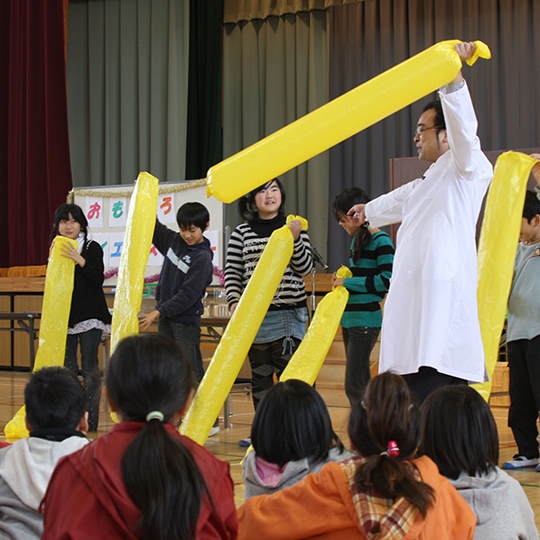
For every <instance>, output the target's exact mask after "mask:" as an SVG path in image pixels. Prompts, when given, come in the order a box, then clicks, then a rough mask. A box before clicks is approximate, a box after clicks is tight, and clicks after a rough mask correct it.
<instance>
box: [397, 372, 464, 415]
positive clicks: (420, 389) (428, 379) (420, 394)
mask: <svg viewBox="0 0 540 540" xmlns="http://www.w3.org/2000/svg"><path fill="white" fill-rule="evenodd" d="M403 378H404V379H405V382H406V383H407V386H408V387H409V390H410V391H411V393H412V394H413V397H414V398H415V399H416V403H417V404H418V406H420V405H422V403H424V401H425V399H426V398H427V397H428V396H429V394H431V392H433V391H435V390H437V388H440V387H441V386H450V385H456V384H467V381H465V380H464V379H460V378H458V377H452V375H445V374H444V373H439V372H438V371H437V370H436V369H434V368H431V367H425V366H422V367H421V368H420V369H419V370H418V373H409V374H408V375H403Z"/></svg>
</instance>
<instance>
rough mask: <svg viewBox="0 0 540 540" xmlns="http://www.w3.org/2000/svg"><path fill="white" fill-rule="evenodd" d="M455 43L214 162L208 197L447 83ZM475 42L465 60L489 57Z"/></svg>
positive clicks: (232, 191) (310, 153) (223, 195)
mask: <svg viewBox="0 0 540 540" xmlns="http://www.w3.org/2000/svg"><path fill="white" fill-rule="evenodd" d="M458 43H460V41H458V40H452V41H443V42H440V43H437V44H435V45H433V46H432V47H430V48H429V49H426V50H425V51H423V52H421V53H419V54H417V55H416V56H413V57H412V58H409V59H408V60H406V61H405V62H402V63H401V64H398V65H397V66H395V67H393V68H392V69H389V70H388V71H386V72H384V73H382V74H380V75H378V76H377V77H375V78H373V79H371V80H370V81H368V82H366V83H364V84H362V85H361V86H358V87H357V88H355V89H353V90H351V91H350V92H347V93H346V94H344V95H342V96H340V97H338V98H336V99H334V100H332V101H330V102H329V103H327V104H326V105H323V106H322V107H319V108H318V109H316V110H314V111H312V112H311V113H309V114H306V115H305V116H303V117H302V118H300V119H298V120H296V121H295V122H292V123H291V124H289V125H288V126H285V127H284V128H282V129H280V130H278V131H276V132H275V133H273V134H272V135H269V136H268V137H266V138H264V139H262V140H261V141H259V142H257V143H255V144H253V145H252V146H250V147H248V148H246V149H244V150H242V151H241V152H238V153H237V154H235V155H233V156H231V157H230V158H228V159H226V160H224V161H222V162H221V163H218V164H217V165H214V166H213V167H211V168H210V169H209V171H208V173H207V194H208V196H210V195H213V196H214V197H216V199H219V200H220V201H222V202H225V203H230V202H232V201H234V200H236V199H238V198H239V197H241V196H243V195H245V194H246V193H248V192H249V191H251V190H252V189H255V188H256V187H258V186H261V185H262V184H264V183H265V182H268V181H269V180H271V179H272V178H275V177H277V176H279V175H280V174H283V173H284V172H287V171H288V170H290V169H292V168H294V167H296V166H297V165H300V163H303V162H304V161H306V160H308V159H310V158H312V157H314V156H316V155H318V154H320V153H321V152H324V151H325V150H328V149H329V148H331V147H332V146H334V145H336V144H338V143H340V142H341V141H344V140H345V139H347V138H349V137H351V136H352V135H354V134H356V133H358V132H359V131H362V130H363V129H366V128H367V127H369V126H371V125H373V124H375V123H376V122H379V121H380V120H382V119H383V118H386V117H387V116H390V115H391V114H393V113H395V112H397V111H399V110H401V109H402V108H403V107H406V106H407V105H410V104H411V103H414V102H415V101H417V100H419V99H421V98H422V97H424V96H426V95H427V94H429V93H431V92H433V91H435V90H437V89H438V88H441V87H442V86H444V85H445V84H448V83H449V82H450V81H452V79H454V77H455V76H456V75H457V74H458V72H459V70H460V69H461V60H460V58H459V56H458V54H457V53H456V52H455V51H454V46H455V45H456V44H458ZM475 44H476V53H475V56H474V57H473V58H471V59H470V60H469V61H468V63H469V64H470V65H472V64H473V63H474V62H475V61H476V60H477V58H478V57H479V56H480V57H482V58H490V57H491V53H490V51H489V48H488V47H487V45H485V44H484V43H482V42H481V41H476V42H475Z"/></svg>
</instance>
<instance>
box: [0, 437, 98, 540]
mask: <svg viewBox="0 0 540 540" xmlns="http://www.w3.org/2000/svg"><path fill="white" fill-rule="evenodd" d="M89 442H90V441H89V440H88V439H87V438H85V437H77V436H73V437H68V438H67V439H65V440H63V441H61V442H53V441H47V440H45V439H40V438H37V437H31V438H29V439H21V440H20V441H17V442H15V443H13V444H12V445H11V446H7V447H6V448H2V449H1V450H0V539H8V538H9V539H13V540H37V539H39V538H41V535H42V533H43V516H42V515H40V514H39V513H38V509H39V505H40V504H41V500H42V499H43V496H44V495H45V491H46V490H47V486H48V485H49V480H50V479H51V475H52V473H53V471H54V468H55V467H56V464H57V463H58V461H59V459H60V458H62V457H64V456H66V455H68V454H71V453H72V452H75V451H76V450H79V449H80V448H82V447H83V446H84V445H86V444H88V443H89Z"/></svg>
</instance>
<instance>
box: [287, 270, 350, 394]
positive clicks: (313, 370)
mask: <svg viewBox="0 0 540 540" xmlns="http://www.w3.org/2000/svg"><path fill="white" fill-rule="evenodd" d="M336 275H337V277H338V278H346V277H352V272H351V271H350V270H349V269H348V268H347V267H346V266H342V267H341V268H340V269H339V270H338V271H337V272H336ZM348 299H349V291H347V289H346V288H345V287H344V286H343V285H339V286H338V287H336V288H335V289H334V290H332V291H331V292H329V293H328V294H327V295H325V297H324V298H323V299H322V300H321V302H320V303H319V305H318V306H317V309H316V310H315V314H314V316H313V320H312V321H311V324H310V325H309V329H308V331H307V334H306V335H305V337H304V339H303V340H302V343H300V346H299V347H298V349H296V352H295V353H294V354H293V356H292V358H291V359H290V361H289V363H288V365H287V367H286V368H285V370H284V371H283V373H282V374H281V377H280V379H279V380H280V381H286V380H288V379H300V380H302V381H304V382H307V383H308V384H311V385H313V383H314V382H315V381H316V379H317V376H318V375H319V371H321V367H322V365H323V363H324V360H325V358H326V355H327V354H328V351H329V349H330V346H331V345H332V341H333V339H334V337H335V335H336V332H337V329H338V326H339V323H340V321H341V316H342V315H343V311H344V310H345V306H346V305H347V300H348Z"/></svg>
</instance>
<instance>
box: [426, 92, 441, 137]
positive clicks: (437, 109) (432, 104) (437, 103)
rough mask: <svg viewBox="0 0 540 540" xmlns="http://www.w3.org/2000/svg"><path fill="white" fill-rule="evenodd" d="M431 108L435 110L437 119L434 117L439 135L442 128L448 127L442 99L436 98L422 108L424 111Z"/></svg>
mask: <svg viewBox="0 0 540 540" xmlns="http://www.w3.org/2000/svg"><path fill="white" fill-rule="evenodd" d="M430 109H434V110H435V119H434V122H435V124H434V125H435V126H437V135H438V134H439V133H440V132H441V130H442V129H446V120H445V119H444V111H443V108H442V104H441V100H440V99H435V100H433V101H430V102H429V103H426V105H425V106H424V108H423V109H422V113H425V112H426V111H429V110H430ZM428 127H430V126H428Z"/></svg>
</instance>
